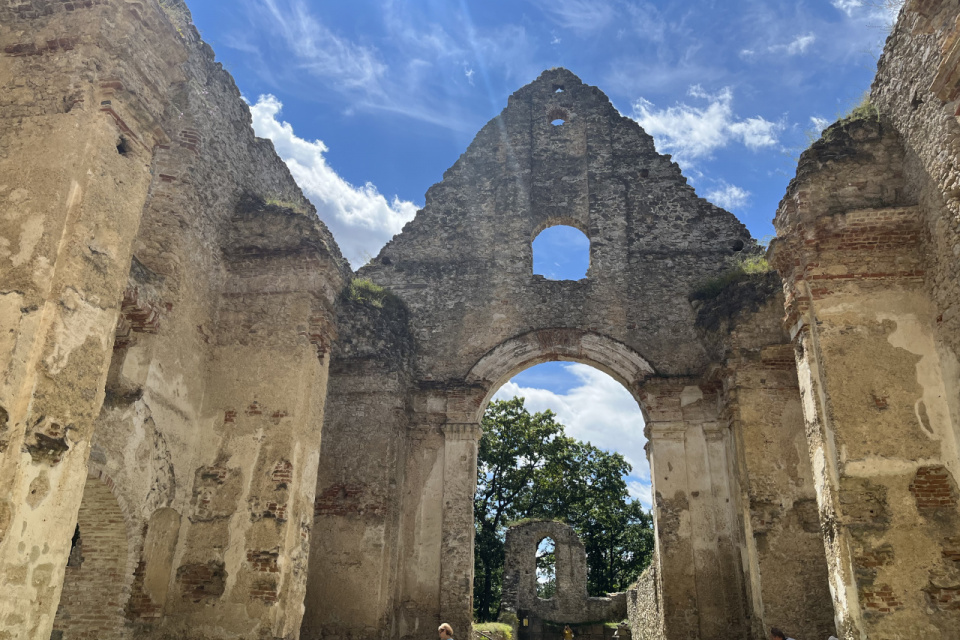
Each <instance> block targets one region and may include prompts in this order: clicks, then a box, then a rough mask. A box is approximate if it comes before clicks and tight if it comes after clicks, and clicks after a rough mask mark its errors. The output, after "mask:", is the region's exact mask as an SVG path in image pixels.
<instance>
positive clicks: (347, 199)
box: [250, 95, 417, 268]
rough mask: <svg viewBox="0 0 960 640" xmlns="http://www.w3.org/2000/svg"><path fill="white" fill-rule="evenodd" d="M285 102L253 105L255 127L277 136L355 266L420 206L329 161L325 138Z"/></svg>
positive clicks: (263, 99)
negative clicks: (297, 119) (287, 118)
mask: <svg viewBox="0 0 960 640" xmlns="http://www.w3.org/2000/svg"><path fill="white" fill-rule="evenodd" d="M282 108H283V104H282V103H281V102H280V101H279V100H277V99H276V98H275V97H274V96H272V95H263V96H260V97H259V99H258V100H257V102H256V104H254V105H252V106H251V107H250V113H251V115H252V116H253V130H254V132H256V134H257V135H258V136H260V137H261V138H268V139H270V140H272V141H273V146H274V147H275V148H276V150H277V154H278V155H279V156H280V157H281V158H282V159H283V160H284V162H286V163H287V166H288V167H289V168H290V173H291V174H292V175H293V178H294V180H296V181H297V184H298V185H300V188H301V189H303V192H304V194H305V195H306V196H307V197H308V198H309V199H310V202H312V203H313V205H314V206H315V207H316V208H317V214H318V215H319V216H320V219H321V220H323V221H324V222H325V223H326V225H327V226H328V227H329V228H330V231H331V232H332V233H333V237H334V238H335V239H336V241H337V244H338V245H339V246H340V249H341V251H343V254H344V256H345V257H346V258H347V260H349V261H350V264H351V265H352V266H353V267H354V268H357V267H360V266H362V265H363V264H364V263H366V262H367V260H368V259H369V258H371V257H373V256H375V255H376V254H377V253H378V252H379V251H380V248H381V247H383V245H384V244H386V243H387V241H388V240H390V238H392V237H393V236H394V234H396V233H399V232H400V230H401V229H402V228H403V225H404V224H406V223H407V222H408V221H410V220H412V219H413V216H414V214H416V212H417V207H416V205H415V204H413V203H412V202H408V201H405V200H400V198H398V197H397V196H394V197H393V199H392V200H387V198H386V197H384V196H383V195H382V194H381V193H380V192H379V191H378V190H377V187H376V186H374V185H373V184H371V183H369V182H368V183H366V184H364V185H361V186H354V185H352V184H350V183H349V182H347V181H346V180H344V179H343V178H342V177H341V176H340V175H338V174H337V172H336V171H334V170H333V168H332V167H330V165H329V164H327V160H326V157H325V155H324V154H326V153H327V151H328V149H327V146H326V145H325V144H324V143H323V141H321V140H305V139H303V138H301V137H299V136H298V135H297V134H296V133H295V132H294V130H293V127H292V126H291V125H290V123H288V122H284V121H282V120H280V119H279V115H280V110H281V109H282Z"/></svg>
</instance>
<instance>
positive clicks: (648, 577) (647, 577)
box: [627, 562, 667, 640]
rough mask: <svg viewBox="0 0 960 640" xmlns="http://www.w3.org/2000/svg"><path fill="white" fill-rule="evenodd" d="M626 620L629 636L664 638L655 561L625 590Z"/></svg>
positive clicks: (659, 639) (642, 638)
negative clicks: (628, 625) (628, 626)
mask: <svg viewBox="0 0 960 640" xmlns="http://www.w3.org/2000/svg"><path fill="white" fill-rule="evenodd" d="M627 620H628V621H629V623H630V634H631V637H633V638H636V639H637V640H666V637H667V636H666V635H665V634H664V628H663V608H662V602H661V600H660V596H659V586H658V584H657V563H656V562H653V563H651V566H649V567H647V569H646V571H644V572H643V573H642V574H640V578H639V579H638V580H637V582H636V583H634V584H633V586H632V587H631V588H630V589H629V590H628V591H627Z"/></svg>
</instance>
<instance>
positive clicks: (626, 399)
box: [493, 363, 650, 508]
mask: <svg viewBox="0 0 960 640" xmlns="http://www.w3.org/2000/svg"><path fill="white" fill-rule="evenodd" d="M565 368H566V370H567V371H568V372H569V373H571V374H573V375H574V376H575V377H576V379H577V380H578V383H579V384H578V385H577V386H575V387H574V388H572V389H570V391H568V392H567V393H565V394H558V393H555V392H553V391H550V390H549V389H534V388H530V387H521V386H520V385H518V384H517V383H515V382H513V381H512V380H511V381H509V382H507V383H506V384H504V385H503V386H502V387H500V388H499V389H498V390H497V392H496V394H494V396H493V397H494V399H496V400H507V399H509V398H512V397H514V396H523V397H524V398H525V399H526V402H525V406H526V407H527V409H529V410H530V411H532V412H536V411H545V410H547V409H550V410H551V411H553V412H554V413H555V414H557V419H558V420H559V421H560V423H561V424H563V425H564V426H565V427H566V428H567V435H569V436H571V437H574V438H576V439H578V440H583V441H589V442H591V443H592V444H593V445H594V446H597V447H600V448H601V449H606V450H608V451H616V452H617V453H621V454H623V456H624V457H625V458H626V459H627V462H629V463H630V464H631V465H633V471H632V472H631V474H630V475H629V476H628V477H627V485H628V488H629V490H630V494H631V495H632V496H634V497H636V498H639V499H640V500H641V502H643V504H644V506H645V507H647V508H649V507H650V466H649V465H648V464H647V456H646V453H645V452H644V450H643V447H644V445H645V444H646V442H647V440H646V438H645V437H644V436H643V416H642V415H641V413H640V407H639V406H638V405H637V401H636V400H635V399H634V398H633V396H632V395H630V392H629V391H627V390H626V389H625V388H624V387H623V385H621V384H620V383H619V382H617V381H616V380H614V379H613V378H611V377H610V376H608V375H607V374H605V373H603V372H602V371H599V370H598V369H594V368H593V367H591V366H589V365H585V364H579V363H571V364H568V365H565Z"/></svg>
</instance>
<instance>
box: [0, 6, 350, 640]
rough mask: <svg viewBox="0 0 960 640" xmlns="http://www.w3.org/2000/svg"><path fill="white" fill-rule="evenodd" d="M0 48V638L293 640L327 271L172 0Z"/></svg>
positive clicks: (277, 173)
mask: <svg viewBox="0 0 960 640" xmlns="http://www.w3.org/2000/svg"><path fill="white" fill-rule="evenodd" d="M0 50H2V52H3V53H2V56H3V64H2V65H0V87H2V88H0V96H2V98H0V176H3V177H2V178H0V209H2V211H3V215H0V236H3V237H4V238H6V239H7V240H8V242H7V243H5V244H3V245H2V246H0V262H3V263H4V266H3V268H0V326H3V327H4V328H5V331H4V332H3V337H2V338H0V362H2V363H3V370H2V373H0V417H2V420H0V484H2V485H3V486H5V487H10V488H11V490H10V491H9V494H5V496H4V497H3V498H2V499H0V583H2V584H3V585H5V586H4V587H3V591H4V597H3V598H2V600H0V637H3V638H45V637H48V636H49V635H50V630H51V628H56V630H57V634H58V635H59V636H60V637H62V638H71V637H77V634H79V633H84V632H87V633H95V634H97V635H98V637H130V635H129V634H131V633H132V634H135V635H136V636H137V637H159V636H161V635H167V634H177V635H178V637H204V638H214V637H246V636H251V634H253V635H256V636H257V637H260V636H263V635H266V636H270V637H292V636H295V635H296V633H297V631H298V629H299V625H300V617H301V615H302V600H303V593H304V590H305V586H306V574H305V571H304V569H305V566H306V563H307V557H308V547H307V538H308V536H309V530H310V528H311V525H312V515H313V514H312V512H313V502H314V500H313V493H314V489H315V478H316V468H317V463H318V454H317V447H318V444H319V429H316V428H314V424H315V423H316V421H317V419H318V418H319V417H320V416H322V412H323V404H324V398H325V395H326V394H325V386H326V368H327V364H328V361H329V358H328V352H329V348H330V344H331V343H332V342H333V340H334V338H335V331H334V329H333V314H334V306H335V302H336V300H335V298H336V295H337V294H338V293H339V291H340V289H341V286H342V283H343V282H344V281H345V279H346V278H347V276H348V274H349V269H348V268H347V267H346V265H345V263H344V262H343V260H342V258H341V257H340V255H339V250H338V249H337V248H336V245H335V243H334V242H333V240H332V238H331V237H330V235H329V233H328V232H327V231H326V229H325V228H324V227H323V225H322V224H321V223H319V222H318V221H317V220H316V217H315V214H314V212H313V209H312V207H310V205H309V203H307V202H306V200H305V199H304V198H303V196H302V194H301V193H300V190H299V188H298V187H297V186H296V184H295V183H294V181H293V180H292V178H291V177H290V175H289V172H288V171H287V169H286V166H285V165H284V164H283V163H282V162H281V161H280V160H279V158H278V157H277V156H276V154H275V153H274V151H273V148H272V145H271V144H270V143H269V142H267V141H263V140H258V139H256V138H255V137H254V136H253V132H252V130H251V128H250V115H249V110H248V108H247V107H246V105H245V104H244V103H243V102H242V100H241V99H240V95H239V92H238V91H237V89H236V86H235V85H234V83H233V80H232V79H231V78H230V76H229V75H228V74H227V73H226V72H224V71H223V70H222V68H221V67H220V65H219V64H217V63H215V62H214V61H213V53H212V51H211V50H210V49H209V47H207V46H206V45H205V44H203V43H202V42H201V41H200V39H199V36H198V35H197V33H196V31H195V29H193V27H192V26H190V23H189V14H188V13H187V11H186V9H185V7H183V6H182V5H178V4H175V3H167V4H165V5H164V7H163V8H161V7H160V6H159V5H157V4H155V3H151V2H147V3H126V2H109V1H102V0H101V1H89V2H77V3H63V2H14V3H6V4H4V6H3V7H0ZM263 200H270V201H271V202H277V203H280V204H278V205H268V204H265V203H264V202H263ZM8 327H9V328H11V329H10V330H9V331H7V330H6V328H8ZM264 435H267V436H268V437H267V438H266V439H264ZM88 470H89V472H88ZM85 484H86V486H87V489H85V488H84V486H85ZM81 495H83V496H84V499H83V500H81ZM94 499H96V500H100V502H102V503H103V504H102V505H101V506H100V507H97V508H94V505H93V501H94ZM111 500H112V502H111ZM78 510H79V512H80V525H81V528H82V529H83V530H82V531H81V535H80V545H78V548H79V549H80V552H79V553H78V554H76V555H78V556H79V557H81V558H84V553H85V559H83V560H82V562H80V563H79V565H77V566H65V565H66V564H67V557H68V556H69V555H70V546H71V538H72V536H73V533H74V522H75V519H76V517H77V513H78ZM97 513H102V514H107V513H109V514H112V515H110V516H109V519H110V521H111V522H113V524H114V525H116V524H117V522H116V521H117V520H118V517H119V516H118V515H117V514H122V518H120V526H114V527H113V529H112V530H111V531H112V533H110V532H108V531H106V530H103V531H101V529H103V527H101V526H100V525H103V524H104V522H103V521H104V520H105V519H107V518H108V516H106V515H102V516H97V515H96V514H97ZM121 534H122V538H123V539H122V540H114V541H113V542H111V543H110V545H111V546H114V547H116V548H117V549H121V548H122V549H123V552H122V553H120V554H119V556H118V557H115V558H113V559H112V560H111V559H107V558H105V559H103V562H111V563H113V564H111V565H109V566H111V567H113V568H111V569H109V571H107V570H105V569H103V566H104V565H102V564H98V562H99V561H100V555H101V554H100V553H99V552H95V549H96V548H97V545H100V547H103V546H104V545H103V544H102V542H101V541H102V540H104V539H105V538H104V536H108V538H106V539H109V536H111V535H112V536H114V538H116V536H121ZM84 549H85V550H86V551H85V552H84ZM65 572H66V574H67V575H66V582H67V584H66V586H65V587H64V590H65V596H64V598H62V599H61V598H60V585H61V584H62V583H63V582H64V573H65ZM107 576H109V582H110V583H111V585H112V587H113V591H112V592H111V593H112V594H113V595H108V594H107V593H102V594H97V593H96V592H94V593H91V592H90V590H91V589H95V588H96V584H97V581H98V580H100V581H101V582H103V581H104V580H105V579H106V578H107ZM91 595H92V596H94V597H95V598H101V599H102V601H103V602H104V603H105V605H104V606H106V607H107V611H106V613H104V612H100V614H101V615H100V616H97V615H94V614H96V613H97V612H96V611H94V612H91V611H90V609H89V607H90V605H91V604H92V603H95V602H93V601H91V600H90V596H91ZM58 600H61V607H60V611H59V613H58V612H57V607H56V602H57V601H58ZM98 617H99V618H100V619H97V618H98ZM103 618H106V619H103Z"/></svg>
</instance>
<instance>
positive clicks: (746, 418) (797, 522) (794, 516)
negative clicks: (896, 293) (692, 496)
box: [696, 272, 836, 638]
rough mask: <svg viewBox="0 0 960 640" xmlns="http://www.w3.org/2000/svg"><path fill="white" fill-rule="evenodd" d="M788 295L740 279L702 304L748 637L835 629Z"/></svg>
mask: <svg viewBox="0 0 960 640" xmlns="http://www.w3.org/2000/svg"><path fill="white" fill-rule="evenodd" d="M782 289H783V286H782V281H781V280H780V278H779V277H778V276H777V274H776V273H775V272H767V273H757V274H751V275H749V276H746V277H743V278H740V279H739V280H738V281H736V282H733V283H730V284H728V285H727V286H725V287H724V288H723V289H722V290H721V291H718V292H717V294H716V295H715V296H713V297H708V296H702V297H700V298H699V299H698V300H697V302H696V311H697V326H699V327H702V328H703V329H704V330H705V337H706V338H707V343H708V344H710V345H712V346H713V348H714V350H715V354H716V358H717V360H718V364H720V366H718V367H716V368H715V369H714V370H713V373H712V375H713V379H714V380H716V382H717V385H718V387H719V389H718V390H719V395H718V401H719V411H720V413H719V421H720V424H721V425H724V426H726V427H729V431H730V434H731V435H732V437H733V443H734V448H733V449H734V451H735V456H734V463H735V464H734V474H733V480H734V482H733V486H734V493H733V496H732V498H733V499H732V502H733V504H734V505H735V508H736V510H737V516H738V517H737V527H738V531H737V533H738V536H739V537H740V541H739V544H740V545H741V559H742V565H743V572H744V574H745V590H746V600H747V604H748V617H749V627H750V631H751V633H752V634H753V637H756V638H763V637H766V636H767V635H768V630H769V629H770V628H771V627H780V628H782V629H784V630H787V631H788V633H790V635H792V636H794V637H798V638H808V637H809V638H826V637H828V636H830V635H832V634H834V633H835V631H836V629H835V627H834V623H833V607H832V606H831V600H830V592H829V588H828V584H827V567H826V562H825V560H824V557H823V540H822V538H821V536H820V522H819V519H818V517H817V506H816V493H815V491H814V489H813V472H812V470H811V467H810V461H809V456H808V455H807V445H806V437H805V435H804V426H803V412H802V410H801V408H800V389H799V386H798V384H797V374H796V366H795V363H794V358H793V347H792V346H791V345H790V341H789V337H788V336H787V334H786V332H785V331H784V329H783V323H782V319H783V293H782Z"/></svg>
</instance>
